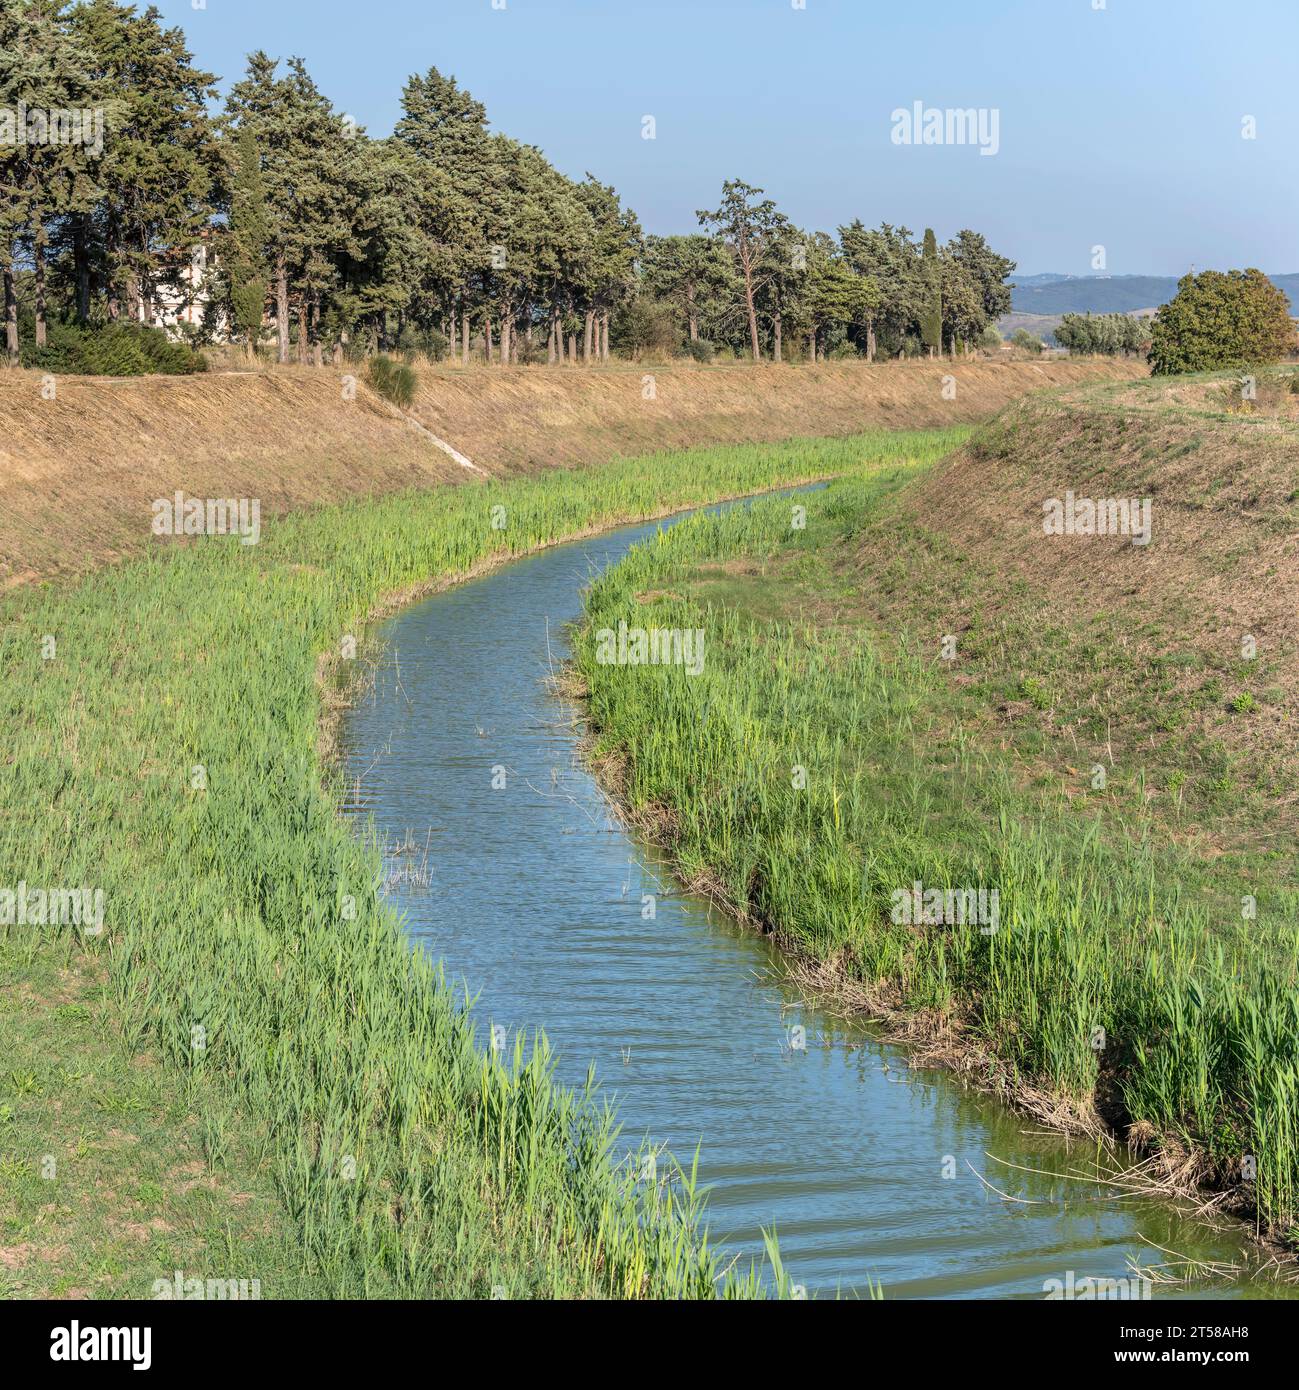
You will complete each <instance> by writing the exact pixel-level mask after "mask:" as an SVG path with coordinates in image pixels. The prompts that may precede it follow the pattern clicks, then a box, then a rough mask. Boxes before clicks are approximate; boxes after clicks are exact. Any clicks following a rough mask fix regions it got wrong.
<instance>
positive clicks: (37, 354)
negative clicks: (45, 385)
mask: <svg viewBox="0 0 1299 1390" xmlns="http://www.w3.org/2000/svg"><path fill="white" fill-rule="evenodd" d="M33 328H34V325H32V324H30V323H29V324H25V325H24V331H23V334H22V341H23V350H22V364H23V366H24V367H32V368H35V369H36V370H37V371H41V372H52V373H54V374H55V375H56V376H188V375H190V374H191V373H193V372H205V371H207V359H206V358H205V357H204V356H203V354H202V353H201V352H195V351H194V349H193V348H191V347H189V346H187V345H186V344H185V343H176V342H173V341H172V340H171V339H170V338H169V337H168V336H167V335H166V333H164V332H163V330H162V329H161V328H146V327H145V325H144V324H142V323H107V324H103V325H100V326H83V325H81V324H76V323H62V322H55V323H51V324H50V325H49V330H48V341H47V343H46V345H45V346H44V347H43V348H38V347H36V346H35V345H34V343H33V342H32V336H33Z"/></svg>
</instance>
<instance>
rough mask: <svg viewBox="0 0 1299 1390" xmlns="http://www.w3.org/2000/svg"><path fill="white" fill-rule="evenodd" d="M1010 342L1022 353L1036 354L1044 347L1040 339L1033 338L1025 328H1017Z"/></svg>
mask: <svg viewBox="0 0 1299 1390" xmlns="http://www.w3.org/2000/svg"><path fill="white" fill-rule="evenodd" d="M1010 341H1011V342H1012V343H1014V345H1015V346H1016V347H1017V348H1019V349H1020V350H1021V351H1022V352H1032V353H1038V352H1041V351H1042V349H1043V348H1044V347H1045V346H1046V344H1045V343H1043V342H1042V340H1041V338H1035V337H1034V336H1033V335H1032V334H1031V333H1030V332H1029V331H1028V330H1027V329H1026V328H1017V329H1016V330H1015V334H1014V336H1013V337H1012V338H1011V340H1010Z"/></svg>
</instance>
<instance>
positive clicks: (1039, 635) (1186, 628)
mask: <svg viewBox="0 0 1299 1390" xmlns="http://www.w3.org/2000/svg"><path fill="white" fill-rule="evenodd" d="M1295 380H1296V378H1294V377H1292V376H1289V375H1286V374H1277V375H1275V376H1273V377H1271V378H1268V379H1265V380H1264V381H1262V382H1260V384H1259V398H1258V400H1257V401H1256V402H1254V403H1245V402H1242V401H1241V400H1240V389H1239V386H1238V385H1237V383H1236V382H1235V380H1234V378H1232V377H1228V376H1223V375H1218V376H1202V377H1193V378H1178V379H1176V380H1174V381H1172V382H1168V381H1156V380H1147V381H1144V382H1139V383H1136V382H1133V383H1122V384H1119V385H1113V384H1105V385H1099V386H1088V387H1083V388H1080V389H1077V390H1074V391H1069V392H1064V393H1057V394H1054V395H1052V396H1049V397H1040V398H1037V399H1032V400H1026V401H1023V402H1021V403H1019V404H1018V405H1016V406H1015V407H1013V408H1012V409H1011V410H1009V411H1007V412H1006V413H1005V414H1004V415H1002V416H1001V417H999V418H998V419H997V420H996V421H994V422H992V423H991V424H990V425H988V426H987V427H986V428H985V429H983V430H982V431H980V432H979V434H978V435H976V437H975V438H974V439H973V440H972V441H971V442H970V444H969V445H968V446H967V447H966V448H964V449H962V450H960V451H958V452H957V453H956V454H954V455H953V456H952V457H951V458H950V459H949V460H946V461H945V462H944V463H943V464H942V465H941V466H940V468H938V469H937V470H935V471H934V472H933V473H932V474H931V475H930V476H929V477H927V478H926V479H924V480H923V481H922V482H921V483H920V484H919V485H918V486H917V487H916V488H914V489H911V490H909V491H908V492H907V493H906V494H904V496H903V498H902V499H901V501H900V508H901V510H900V515H898V516H896V517H895V518H894V519H893V521H892V523H891V525H892V526H893V527H896V526H898V525H901V526H903V527H905V528H907V529H908V530H909V531H910V532H911V533H912V536H913V544H912V546H910V547H909V550H908V555H909V559H908V561H907V564H906V566H905V568H906V570H907V577H902V576H900V575H899V565H898V561H897V557H896V553H895V547H894V548H893V549H890V545H889V540H888V537H889V536H890V535H892V534H895V532H894V531H892V530H890V531H889V532H888V533H886V534H881V535H879V536H875V537H871V538H868V539H867V540H866V541H865V543H864V544H863V545H862V547H861V549H860V552H859V553H858V554H857V556H856V557H855V559H854V561H853V570H854V573H855V576H856V578H857V581H858V582H859V583H862V584H863V587H864V588H865V589H866V590H867V592H875V585H874V584H872V582H871V581H872V579H874V580H881V579H882V577H883V576H885V575H886V574H888V575H891V576H892V581H891V584H890V585H889V586H887V587H888V588H889V590H890V596H889V597H887V598H885V597H880V598H879V599H878V601H876V600H868V601H867V602H868V604H870V605H871V606H873V607H874V609H875V612H874V617H875V618H876V619H878V620H881V621H883V622H884V623H886V624H888V625H892V624H894V623H899V624H901V623H905V624H907V625H914V626H916V627H918V628H919V629H920V630H921V632H923V634H924V640H926V641H935V642H936V641H937V640H938V636H937V635H935V632H936V631H937V630H938V628H939V627H941V631H943V632H951V633H955V634H956V635H957V638H958V647H959V650H960V653H961V655H960V657H959V658H958V662H957V667H956V671H957V672H958V673H960V672H962V671H965V672H967V673H968V677H967V678H968V679H970V680H975V681H982V680H983V679H985V677H987V678H988V679H989V680H990V681H991V684H989V685H988V686H987V687H986V690H985V694H986V695H987V698H988V699H989V700H990V701H992V708H990V709H988V710H987V711H986V714H987V716H988V718H989V719H990V722H991V724H992V726H993V729H994V732H995V734H996V736H997V737H998V738H1002V739H1004V738H1006V737H1007V736H1009V735H1010V734H1011V733H1012V732H1014V731H1018V732H1019V734H1022V735H1026V736H1027V741H1026V745H1025V746H1026V747H1031V746H1033V745H1035V743H1037V742H1040V741H1042V740H1045V742H1046V744H1047V745H1048V746H1052V745H1053V746H1054V747H1055V749H1056V752H1055V754H1054V755H1052V757H1051V758H1050V759H1048V762H1049V763H1050V764H1051V765H1050V767H1049V769H1046V775H1048V776H1049V777H1050V778H1052V779H1059V778H1061V777H1062V776H1063V773H1062V762H1061V755H1062V753H1063V750H1064V748H1065V747H1067V748H1068V749H1069V751H1070V757H1069V758H1068V759H1067V761H1070V762H1073V763H1074V765H1075V767H1088V766H1091V765H1093V764H1094V763H1098V762H1103V763H1105V764H1106V765H1107V766H1109V767H1111V768H1117V769H1119V772H1118V773H1117V774H1116V777H1115V781H1116V783H1117V784H1119V785H1121V786H1124V787H1126V788H1127V789H1128V790H1129V791H1131V792H1132V793H1133V794H1134V795H1136V794H1137V788H1136V787H1135V785H1133V781H1132V778H1133V769H1134V768H1135V767H1136V766H1138V765H1140V766H1144V767H1145V768H1147V769H1148V770H1149V771H1150V772H1151V775H1152V781H1151V782H1150V783H1149V784H1147V785H1145V786H1144V788H1143V790H1142V792H1141V795H1142V796H1143V797H1144V798H1145V802H1144V804H1145V806H1146V807H1147V809H1148V810H1149V811H1150V812H1151V813H1153V814H1156V815H1163V814H1165V813H1167V814H1169V815H1170V816H1174V818H1175V815H1176V813H1178V812H1179V811H1180V810H1181V809H1185V805H1186V801H1187V798H1190V799H1191V800H1192V801H1195V802H1199V803H1201V804H1202V805H1204V806H1209V805H1216V807H1217V812H1218V820H1217V823H1216V824H1215V826H1214V832H1213V833H1214V838H1215V840H1216V842H1217V844H1218V848H1219V850H1220V851H1221V850H1222V849H1224V848H1226V847H1227V846H1228V845H1229V844H1237V845H1242V846H1243V845H1247V844H1249V845H1255V846H1257V845H1260V844H1265V843H1267V842H1268V841H1269V839H1270V838H1271V837H1272V836H1274V835H1276V834H1278V833H1279V831H1280V827H1281V826H1283V825H1285V826H1290V825H1292V823H1293V822H1294V821H1295V815H1296V813H1295V806H1294V799H1293V796H1292V794H1291V792H1290V790H1289V788H1290V786H1291V785H1292V774H1293V773H1294V771H1295V770H1296V753H1295V743H1294V729H1295V726H1296V722H1299V617H1296V614H1299V511H1297V510H1296V498H1297V497H1299V394H1296V392H1295V391H1294V389H1292V385H1291V383H1292V382H1294V381H1295ZM1069 491H1072V492H1073V493H1074V495H1075V497H1076V498H1080V499H1081V498H1089V499H1097V500H1103V499H1109V498H1114V499H1123V498H1126V499H1138V500H1143V499H1149V502H1150V521H1151V532H1150V541H1149V543H1148V544H1145V545H1134V544H1133V543H1132V541H1131V539H1130V538H1129V537H1126V536H1089V535H1079V534H1065V535H1047V534H1045V533H1044V503H1045V502H1046V501H1047V499H1051V498H1058V499H1062V500H1063V499H1064V498H1065V496H1066V493H1067V492H1069ZM958 556H959V557H965V563H964V564H963V565H962V567H961V569H960V573H959V577H958V578H956V579H952V580H948V579H944V580H943V581H942V582H938V583H930V577H931V576H932V575H934V574H935V573H936V572H938V571H939V570H949V569H950V566H948V565H947V564H946V562H947V561H949V560H951V559H952V558H954V557H958ZM922 576H923V577H924V593H923V594H918V592H917V590H916V588H915V587H914V585H913V582H912V581H913V579H914V581H915V583H916V584H918V583H919V582H920V580H921V577H922ZM884 587H886V586H884V585H882V584H881V585H880V593H881V594H882V593H883V589H884ZM929 624H933V625H934V627H935V632H924V629H925V628H926V626H928V625H929ZM1247 637H1252V638H1253V643H1254V648H1253V651H1254V654H1253V655H1252V656H1249V655H1245V654H1243V653H1244V646H1245V639H1246V638H1247ZM967 661H968V662H969V663H970V665H969V666H968V667H967V665H966V663H967ZM1029 761H1030V763H1031V764H1033V767H1034V772H1035V773H1043V772H1044V767H1043V766H1038V765H1037V755H1036V754H1030V757H1029ZM1065 780H1066V781H1067V780H1068V779H1067V778H1065ZM1074 781H1075V782H1076V781H1077V779H1076V778H1075V779H1074ZM1182 829H1183V831H1184V830H1185V827H1183V828H1182ZM1179 833H1180V832H1178V831H1176V830H1174V831H1173V834H1174V838H1177V836H1178V834H1179Z"/></svg>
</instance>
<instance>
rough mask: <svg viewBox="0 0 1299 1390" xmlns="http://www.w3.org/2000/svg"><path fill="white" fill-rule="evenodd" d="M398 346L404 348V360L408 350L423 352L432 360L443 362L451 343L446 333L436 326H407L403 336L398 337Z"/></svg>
mask: <svg viewBox="0 0 1299 1390" xmlns="http://www.w3.org/2000/svg"><path fill="white" fill-rule="evenodd" d="M397 346H398V348H400V349H401V350H402V353H403V360H409V359H406V358H405V356H404V354H405V353H406V352H422V353H423V354H424V356H425V357H427V358H428V359H429V361H430V362H441V361H442V359H443V358H444V357H445V356H446V355H447V351H448V349H449V347H450V344H449V343H448V342H447V340H446V337H445V335H444V334H442V333H440V332H439V331H438V330H437V329H436V328H422V329H421V328H411V327H409V326H407V327H406V328H403V329H402V331H401V336H400V337H399V338H398V339H397Z"/></svg>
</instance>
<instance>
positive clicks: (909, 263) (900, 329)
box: [839, 220, 928, 360]
mask: <svg viewBox="0 0 1299 1390" xmlns="http://www.w3.org/2000/svg"><path fill="white" fill-rule="evenodd" d="M839 243H840V245H841V246H842V248H843V254H844V256H845V258H846V259H847V261H848V264H849V265H850V266H852V268H853V270H854V271H856V272H857V274H858V275H864V276H869V277H870V278H871V279H873V280H874V281H875V283H876V284H877V285H878V287H879V292H880V293H879V304H878V306H877V308H876V310H875V312H874V314H873V315H872V316H871V318H870V320H869V323H868V328H867V334H866V356H867V358H868V359H870V360H873V359H874V357H875V340H876V332H877V330H878V332H879V336H880V337H881V339H882V340H883V341H884V344H885V348H886V350H887V351H889V352H890V353H895V352H897V351H898V350H899V349H900V348H901V347H902V345H903V343H904V342H905V341H906V339H907V338H908V337H910V336H912V335H914V334H916V333H917V332H918V330H919V324H920V320H921V316H922V315H923V314H924V312H925V309H926V306H927V304H928V299H927V295H926V284H925V279H924V275H923V273H922V269H921V258H920V251H919V248H918V247H917V246H916V244H915V242H914V241H912V240H911V232H910V231H909V230H908V229H907V228H906V227H893V226H891V225H890V224H889V223H887V222H882V223H881V224H880V226H879V228H878V230H868V229H867V228H866V227H864V226H863V225H862V223H861V221H860V220H857V221H855V222H853V223H851V224H850V225H849V226H847V227H840V228H839Z"/></svg>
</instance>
